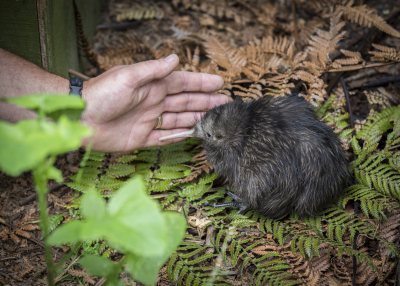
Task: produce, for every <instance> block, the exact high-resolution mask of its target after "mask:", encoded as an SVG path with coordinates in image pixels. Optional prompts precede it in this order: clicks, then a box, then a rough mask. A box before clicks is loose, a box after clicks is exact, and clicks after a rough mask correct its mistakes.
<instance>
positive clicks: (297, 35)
mask: <svg viewBox="0 0 400 286" xmlns="http://www.w3.org/2000/svg"><path fill="white" fill-rule="evenodd" d="M292 18H293V32H294V38H295V39H296V41H295V43H296V48H297V50H298V51H301V49H300V45H299V34H298V33H297V23H296V5H295V3H294V0H292Z"/></svg>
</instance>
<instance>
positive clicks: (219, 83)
mask: <svg viewBox="0 0 400 286" xmlns="http://www.w3.org/2000/svg"><path fill="white" fill-rule="evenodd" d="M164 80H165V83H166V85H167V94H175V93H180V92H183V91H202V92H214V91H217V90H219V89H221V88H222V87H223V86H224V80H223V79H222V77H220V76H218V75H213V74H206V73H193V72H185V71H176V72H173V73H171V74H170V75H169V76H167V77H166V78H165V79H164Z"/></svg>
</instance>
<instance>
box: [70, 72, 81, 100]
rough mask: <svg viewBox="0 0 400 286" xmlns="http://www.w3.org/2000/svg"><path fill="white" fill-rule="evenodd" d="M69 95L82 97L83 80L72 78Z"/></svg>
mask: <svg viewBox="0 0 400 286" xmlns="http://www.w3.org/2000/svg"><path fill="white" fill-rule="evenodd" d="M69 87H70V91H69V95H71V96H79V97H82V87H83V79H81V78H80V77H74V78H71V80H70V81H69Z"/></svg>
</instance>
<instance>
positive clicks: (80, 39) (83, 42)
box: [73, 0, 98, 65]
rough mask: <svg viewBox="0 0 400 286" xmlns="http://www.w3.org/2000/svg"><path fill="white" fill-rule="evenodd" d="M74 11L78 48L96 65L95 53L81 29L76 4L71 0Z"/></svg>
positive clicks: (80, 19) (80, 18)
mask: <svg viewBox="0 0 400 286" xmlns="http://www.w3.org/2000/svg"><path fill="white" fill-rule="evenodd" d="M73 5H74V12H75V29H76V38H77V44H78V50H79V51H80V52H81V53H82V54H83V55H84V56H85V57H87V58H88V60H89V61H91V62H92V63H94V64H96V65H97V56H98V55H97V53H96V52H95V51H94V50H93V49H92V46H91V45H90V43H89V40H88V37H87V36H86V35H85V33H84V31H83V25H82V17H81V14H80V13H79V11H78V6H77V5H76V3H75V0H74V1H73Z"/></svg>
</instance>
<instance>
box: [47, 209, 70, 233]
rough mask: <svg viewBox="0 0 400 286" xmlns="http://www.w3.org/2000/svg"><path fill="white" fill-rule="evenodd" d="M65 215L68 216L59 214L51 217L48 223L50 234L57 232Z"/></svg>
mask: <svg viewBox="0 0 400 286" xmlns="http://www.w3.org/2000/svg"><path fill="white" fill-rule="evenodd" d="M64 215H66V214H65V213H59V214H54V215H51V216H49V218H48V219H47V221H48V228H49V231H50V232H51V231H53V230H55V229H56V227H57V226H58V225H59V224H60V223H61V222H62V220H63V219H64Z"/></svg>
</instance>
